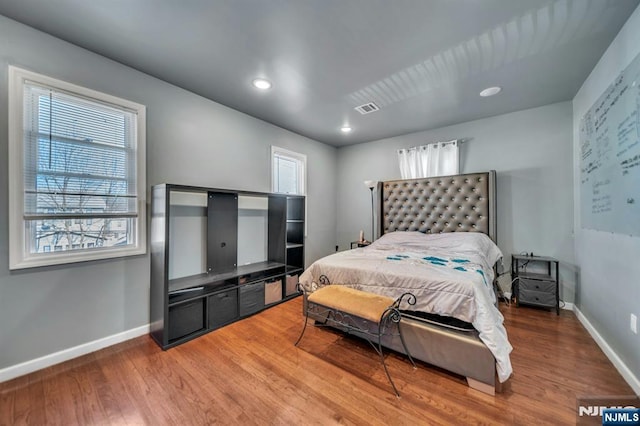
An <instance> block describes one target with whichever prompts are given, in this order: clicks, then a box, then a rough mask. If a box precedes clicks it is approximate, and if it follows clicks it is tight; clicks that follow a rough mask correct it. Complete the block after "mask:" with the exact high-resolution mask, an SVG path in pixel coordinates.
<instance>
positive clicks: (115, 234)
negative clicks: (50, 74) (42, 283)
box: [12, 72, 146, 266]
mask: <svg viewBox="0 0 640 426" xmlns="http://www.w3.org/2000/svg"><path fill="white" fill-rule="evenodd" d="M25 73H28V72H25ZM18 74H20V72H18ZM36 76H37V75H36ZM28 77H29V76H28V75H27V76H26V77H25V76H23V78H22V80H21V84H20V86H21V101H22V114H21V115H22V117H21V118H22V120H21V121H22V131H21V132H14V133H13V136H14V137H15V136H16V135H17V134H20V133H21V137H20V138H19V139H20V140H19V141H15V143H14V147H13V148H14V152H15V149H21V151H22V156H21V158H22V166H23V167H22V172H23V173H22V176H21V177H22V182H20V183H21V185H17V187H20V188H21V189H22V191H21V192H22V193H21V194H19V197H17V198H13V199H16V200H17V199H20V198H21V201H22V206H20V207H21V209H20V210H21V212H18V213H17V215H20V216H21V217H20V218H19V219H21V220H22V224H23V229H24V237H25V238H24V246H23V247H22V248H21V249H20V250H21V251H22V256H17V257H21V258H22V261H25V260H27V262H26V264H29V263H32V264H34V266H40V265H42V264H52V263H66V262H70V261H78V260H89V259H94V258H103V257H114V256H113V254H114V253H115V254H116V255H124V254H126V251H127V250H129V251H131V250H133V251H135V252H136V254H137V253H139V252H144V251H145V246H146V244H145V241H142V236H143V235H144V233H143V232H142V231H143V230H142V229H140V227H141V226H144V197H143V196H141V195H143V194H144V178H142V179H140V176H141V174H142V176H144V157H143V158H139V156H140V155H144V149H140V148H141V147H142V148H143V147H144V141H140V140H139V139H140V135H144V132H141V131H140V130H141V129H139V125H140V124H139V123H140V120H141V118H142V119H143V118H144V107H142V106H141V105H137V104H133V106H134V107H133V108H132V107H130V105H128V104H127V105H122V104H117V103H112V102H109V101H111V100H113V99H112V98H111V97H109V98H110V99H108V101H105V100H104V99H100V98H96V97H93V96H86V95H85V94H84V93H77V92H73V91H69V90H65V88H62V89H61V88H59V87H57V86H56V85H55V84H47V83H50V82H48V81H46V82H44V83H43V82H42V81H37V80H39V79H37V78H35V79H30V78H28ZM47 79H48V78H47ZM50 80H52V79H50ZM53 82H54V83H55V80H53ZM60 83H62V82H60ZM66 85H67V86H71V85H68V84H66ZM78 89H82V88H78ZM83 91H88V89H84V90H83ZM96 93H97V92H92V93H91V94H93V95H96ZM104 97H108V95H104ZM124 102H128V101H124ZM18 104H19V102H14V103H12V106H13V107H17V105H18ZM131 104H132V103H131ZM139 107H142V117H140V116H139V115H140V108H139ZM142 126H144V123H143V124H142ZM141 142H142V143H141ZM18 143H19V144H20V145H21V146H20V147H19V148H17V147H15V145H16V144H18ZM16 158H17V157H16ZM140 167H142V168H143V170H139V169H140ZM141 172H142V173H141ZM13 176H14V177H16V174H13ZM140 185H143V186H142V187H140ZM14 209H15V206H14ZM18 243H19V242H18ZM17 245H19V244H17ZM51 247H54V248H55V249H54V250H53V252H55V255H54V253H52V250H51ZM13 248H14V249H15V250H19V248H18V247H13ZM121 251H124V252H125V253H119V252H121ZM86 252H88V253H89V255H88V256H87V255H86V254H85V255H83V254H84V253H86ZM101 252H103V253H106V254H105V255H101V254H100V253H101ZM45 253H47V254H45ZM49 253H50V254H49ZM65 254H66V256H65ZM77 254H80V256H79V257H78V256H76V255H77ZM132 254H134V253H132ZM12 255H13V253H12ZM46 257H50V258H51V260H50V261H48V260H46ZM28 260H31V262H28ZM12 263H13V262H12ZM19 263H20V262H19ZM23 263H25V262H23Z"/></svg>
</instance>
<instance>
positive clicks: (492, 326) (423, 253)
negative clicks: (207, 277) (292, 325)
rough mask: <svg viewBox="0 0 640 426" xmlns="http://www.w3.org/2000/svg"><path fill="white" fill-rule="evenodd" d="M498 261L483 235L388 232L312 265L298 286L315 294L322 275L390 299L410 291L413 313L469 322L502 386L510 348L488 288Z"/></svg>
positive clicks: (508, 368) (498, 255) (494, 248)
mask: <svg viewBox="0 0 640 426" xmlns="http://www.w3.org/2000/svg"><path fill="white" fill-rule="evenodd" d="M501 257H502V253H501V252H500V249H499V248H498V247H497V246H496V245H495V244H494V243H493V241H491V239H490V238H489V237H487V236H486V235H484V234H481V233H476V232H453V233H446V234H433V235H426V234H423V233H421V232H392V233H388V234H385V235H384V236H382V237H381V238H380V239H378V240H377V241H375V242H374V243H373V244H371V245H370V246H368V247H364V248H360V249H354V250H347V251H343V252H339V253H336V254H332V255H330V256H327V257H324V258H322V259H320V260H318V261H316V262H314V263H313V264H312V265H311V266H310V267H309V268H308V269H307V270H306V271H305V272H304V273H303V274H302V275H301V276H300V283H301V284H302V285H303V286H304V287H305V288H306V289H307V290H309V291H313V290H314V289H315V287H316V285H317V283H318V282H319V279H320V276H321V275H326V276H327V277H328V278H329V280H330V282H331V283H335V284H342V285H346V286H349V287H353V288H356V289H359V290H363V291H368V292H371V293H377V294H381V295H385V296H388V297H391V298H393V299H395V298H397V297H399V296H400V295H401V294H402V293H404V292H411V293H413V294H414V295H415V296H416V299H417V303H416V305H415V306H412V307H411V310H415V311H422V312H429V313H435V314H439V315H445V316H451V317H455V318H458V319H460V320H463V321H467V322H470V323H471V324H473V326H474V327H475V328H476V330H478V332H479V336H480V339H481V340H482V341H483V342H484V343H485V345H487V347H488V348H489V350H490V351H491V352H492V353H493V355H494V357H495V358H496V363H497V372H498V378H499V380H500V381H501V382H504V381H505V380H507V379H508V378H509V376H510V375H511V371H512V369H511V362H510V360H509V353H510V352H511V350H512V347H511V345H510V344H509V341H508V339H507V332H506V330H505V328H504V325H503V320H504V318H503V316H502V314H501V313H500V311H498V309H497V308H496V307H495V305H494V301H495V295H494V292H493V286H492V282H493V278H494V275H493V269H492V267H493V265H494V264H495V262H496V261H498V260H499V259H500V258H501ZM402 309H408V307H407V306H403V307H402Z"/></svg>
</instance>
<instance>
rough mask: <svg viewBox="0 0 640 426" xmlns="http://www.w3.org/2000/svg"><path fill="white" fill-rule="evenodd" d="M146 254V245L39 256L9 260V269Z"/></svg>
mask: <svg viewBox="0 0 640 426" xmlns="http://www.w3.org/2000/svg"><path fill="white" fill-rule="evenodd" d="M146 253H147V247H146V245H143V246H141V247H130V248H124V249H123V248H119V249H102V250H91V251H85V252H82V253H73V254H72V253H69V252H67V253H65V252H61V253H60V254H51V253H46V254H40V255H31V256H29V257H27V258H22V259H10V263H9V269H10V270H17V269H28V268H38V267H42V266H55V265H66V264H70V263H79V262H89V261H92V260H105V259H115V258H119V257H128V256H138V255H141V254H146Z"/></svg>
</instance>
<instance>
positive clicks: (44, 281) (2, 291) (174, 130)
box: [0, 16, 337, 369]
mask: <svg viewBox="0 0 640 426" xmlns="http://www.w3.org/2000/svg"><path fill="white" fill-rule="evenodd" d="M221 60H224V58H221ZM9 64H12V65H16V66H19V67H23V68H26V69H30V70H32V71H35V72H39V73H42V74H46V75H49V76H51V77H55V78H59V79H62V80H66V81H69V82H71V83H74V84H78V85H82V86H86V87H89V88H91V89H95V90H100V91H103V92H106V93H109V94H112V95H115V96H120V97H123V98H127V99H130V100H132V101H135V102H139V103H141V104H144V105H146V106H147V185H148V186H150V185H153V184H156V183H161V182H169V183H178V184H188V185H201V186H211V187H220V188H235V189H245V190H254V191H269V190H270V181H271V179H270V173H271V172H270V145H272V144H274V145H278V146H281V147H283V148H287V149H291V150H295V151H298V152H301V153H303V154H306V155H307V157H308V183H307V191H308V197H309V198H308V217H307V218H308V238H307V243H308V244H307V251H306V260H307V262H310V261H312V260H314V259H317V258H319V257H321V256H323V255H325V254H328V253H329V252H332V251H333V248H334V244H335V229H336V223H335V187H336V175H337V173H336V149H335V148H332V147H330V146H327V145H324V144H321V143H318V142H316V141H313V140H310V139H307V138H304V137H302V136H300V135H297V134H294V133H291V132H288V131H285V130H283V129H281V128H278V127H275V126H272V125H270V124H267V123H265V122H263V121H260V120H257V119H254V118H251V117H249V116H247V115H245V114H242V113H239V112H237V111H235V110H232V109H229V108H227V107H224V106H222V105H220V104H217V103H214V102H211V101H209V100H207V99H204V98H202V97H199V96H196V95H194V94H193V93H190V92H187V91H184V90H182V89H179V88H177V87H175V86H171V85H169V84H167V83H164V82H162V81H160V80H157V79H155V78H152V77H150V76H148V75H145V74H142V73H140V72H137V71H135V70H133V69H131V68H128V67H125V66H123V65H121V64H119V63H116V62H113V61H110V60H108V59H106V58H104V57H101V56H99V55H96V54H93V53H90V52H88V51H86V50H83V49H80V48H78V47H76V46H74V45H71V44H68V43H65V42H63V41H61V40H59V39H56V38H53V37H51V36H48V35H46V34H44V33H41V32H38V31H35V30H33V29H31V28H29V27H26V26H24V25H21V24H18V23H16V22H14V21H11V20H9V19H7V18H5V17H2V16H0V104H1V105H3V108H1V109H0V111H2V113H0V170H2V172H1V173H0V342H1V344H0V369H2V368H6V367H9V366H12V365H16V364H18V363H21V362H25V361H29V360H31V359H34V358H37V357H41V356H45V355H47V354H51V353H54V352H57V351H60V350H63V349H66V348H71V347H74V346H77V345H80V344H83V343H86V342H90V341H93V340H95V339H99V338H103V337H106V336H110V335H113V334H116V333H119V332H123V331H126V330H129V329H132V328H135V327H138V326H142V325H145V324H147V323H148V322H149V258H148V256H138V257H134V258H125V259H118V260H109V261H99V262H88V263H79V264H74V265H66V266H61V267H49V268H38V269H31V270H25V271H20V272H10V271H9V269H8V263H9V253H8V221H7V214H8V206H7V203H8V198H7V193H8V185H9V184H8V176H7V135H8V130H7V113H6V111H7V110H6V106H7V65H9ZM238 90H250V89H249V88H244V87H239V88H238Z"/></svg>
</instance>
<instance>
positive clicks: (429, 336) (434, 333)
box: [303, 170, 501, 395]
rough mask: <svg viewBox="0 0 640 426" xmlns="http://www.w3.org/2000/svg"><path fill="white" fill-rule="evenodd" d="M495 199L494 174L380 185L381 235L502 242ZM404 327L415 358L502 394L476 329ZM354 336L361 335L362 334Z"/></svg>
mask: <svg viewBox="0 0 640 426" xmlns="http://www.w3.org/2000/svg"><path fill="white" fill-rule="evenodd" d="M495 194H496V173H495V171H493V170H492V171H489V172H484V173H470V174H463V175H455V176H443V177H434V178H423V179H407V180H393V181H386V182H378V235H383V234H385V233H387V232H394V231H420V232H424V233H427V234H429V233H431V234H435V233H442V232H482V233H484V234H487V235H488V236H489V237H491V239H492V240H493V241H494V242H496V241H497V240H496V197H495ZM325 284H329V283H328V282H326V283H325ZM304 307H306V292H305V303H304V305H303V309H304ZM304 313H305V315H306V310H305V312H304ZM309 318H312V319H314V320H316V321H319V322H323V321H324V320H325V319H326V318H323V317H322V316H318V315H315V314H313V313H309ZM400 325H401V327H402V333H403V335H404V339H405V343H406V347H407V349H408V351H409V352H410V353H411V355H412V356H413V357H414V358H416V359H419V360H421V361H424V362H426V363H428V364H431V365H435V366H437V367H440V368H442V369H445V370H447V371H450V372H453V373H456V374H459V375H461V376H464V377H466V379H467V383H468V384H469V386H470V387H471V388H473V389H477V390H479V391H482V392H484V393H487V394H490V395H495V393H496V392H500V391H501V384H500V382H499V381H498V379H497V374H496V360H495V358H494V356H493V354H492V353H491V351H490V350H489V349H488V348H487V346H486V345H485V344H484V343H483V342H482V341H481V340H480V338H479V337H478V332H477V331H476V330H468V331H465V330H460V329H454V328H451V327H446V326H444V325H441V324H438V323H436V322H431V321H429V320H424V319H420V318H416V317H413V316H411V317H408V316H406V315H403V317H402V320H401V323H400ZM343 331H345V330H343ZM349 332H350V333H351V334H354V335H356V336H359V334H358V332H354V331H353V330H350V331H349ZM360 337H363V338H366V336H360ZM382 346H384V347H386V348H389V349H393V350H395V351H397V352H402V353H404V347H403V345H402V341H401V340H400V338H399V337H398V335H393V336H384V337H383V338H382Z"/></svg>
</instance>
